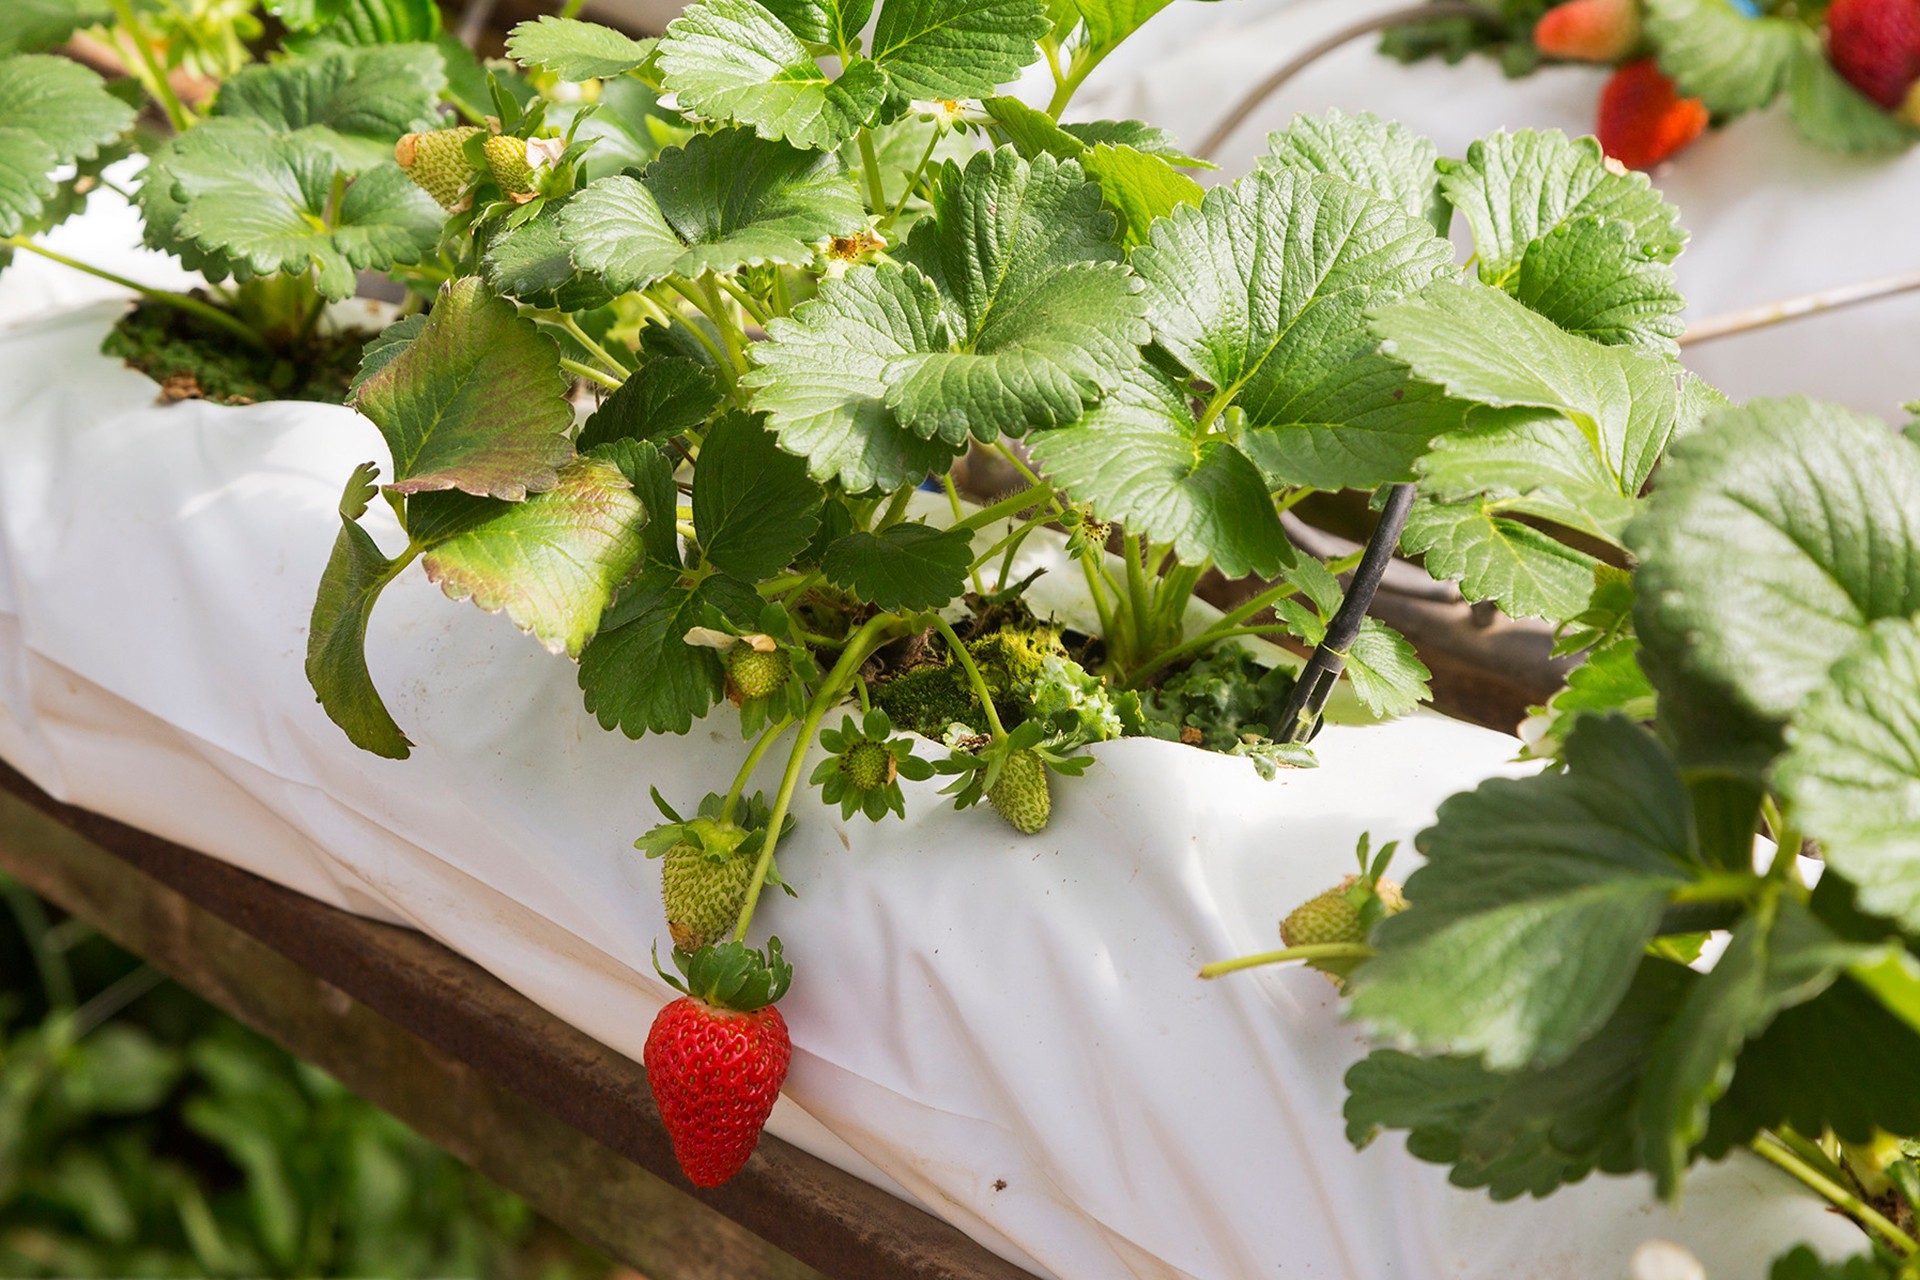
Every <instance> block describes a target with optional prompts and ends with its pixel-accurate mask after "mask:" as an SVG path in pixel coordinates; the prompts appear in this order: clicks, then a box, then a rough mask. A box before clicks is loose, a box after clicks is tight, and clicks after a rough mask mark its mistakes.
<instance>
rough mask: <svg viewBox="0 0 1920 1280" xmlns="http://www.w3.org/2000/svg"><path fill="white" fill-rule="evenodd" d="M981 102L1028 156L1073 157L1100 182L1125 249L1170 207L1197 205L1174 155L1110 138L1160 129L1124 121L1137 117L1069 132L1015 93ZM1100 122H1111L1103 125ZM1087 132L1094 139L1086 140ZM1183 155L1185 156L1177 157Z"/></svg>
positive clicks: (1197, 194) (1195, 191)
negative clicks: (1162, 154)
mask: <svg viewBox="0 0 1920 1280" xmlns="http://www.w3.org/2000/svg"><path fill="white" fill-rule="evenodd" d="M983 105H984V106H985V107H986V109H987V113H988V114H989V115H991V116H992V117H993V118H994V120H995V121H996V122H997V123H998V124H999V125H1000V129H1001V132H1002V133H1004V134H1006V136H1007V140H1008V141H1009V142H1011V143H1012V144H1013V147H1014V149H1015V150H1016V151H1018V152H1019V153H1020V154H1021V155H1023V156H1025V157H1027V158H1028V159H1029V160H1031V159H1034V158H1036V157H1039V156H1042V155H1048V156H1052V157H1053V158H1054V159H1056V160H1074V161H1078V162H1079V165H1080V168H1081V170H1082V171H1083V172H1084V173H1085V174H1086V175H1087V177H1089V178H1091V179H1093V180H1094V182H1096V183H1098V184H1099V186H1100V192H1101V195H1102V196H1104V197H1105V199H1106V204H1107V207H1108V208H1109V209H1111V210H1113V213H1114V216H1115V217H1117V218H1118V219H1119V220H1120V232H1121V238H1122V241H1123V243H1124V244H1126V246H1127V247H1128V248H1132V247H1133V246H1134V245H1137V244H1144V243H1145V242H1146V238H1147V228H1148V227H1150V226H1152V225H1153V223H1154V222H1155V221H1157V220H1158V219H1160V218H1163V217H1165V216H1166V215H1167V214H1168V213H1170V212H1172V210H1173V208H1174V206H1176V205H1181V204H1199V203H1200V199H1201V197H1202V196H1203V195H1205V194H1206V193H1205V192H1204V191H1203V190H1202V189H1201V187H1200V184H1199V183H1197V182H1195V181H1194V180H1193V179H1192V178H1189V177H1187V176H1186V175H1185V174H1183V173H1181V172H1180V171H1179V170H1178V169H1176V168H1175V167H1174V164H1175V163H1176V161H1175V160H1172V159H1169V158H1168V157H1166V156H1160V155H1154V154H1151V153H1149V152H1147V151H1144V150H1140V149H1138V148H1134V147H1131V146H1129V145H1127V144H1126V143H1125V142H1123V141H1113V140H1111V139H1118V138H1124V137H1127V136H1136V137H1138V138H1139V139H1140V140H1141V141H1146V140H1147V137H1148V136H1149V135H1152V134H1157V133H1160V132H1162V131H1161V130H1153V129H1148V127H1147V126H1145V125H1141V126H1140V127H1139V130H1130V129H1129V128H1128V126H1130V125H1136V124H1138V123H1139V122H1138V121H1115V120H1106V121H1098V122H1096V123H1095V124H1094V125H1092V126H1086V125H1082V126H1075V129H1077V130H1081V131H1084V135H1085V136H1083V133H1082V132H1075V131H1070V130H1069V129H1068V128H1066V127H1063V126H1061V125H1058V124H1056V123H1054V120H1053V117H1052V116H1049V115H1047V114H1046V113H1045V112H1044V111H1035V110H1034V109H1033V108H1032V107H1029V106H1028V105H1027V104H1026V103H1024V102H1022V101H1020V100H1019V99H1018V98H1006V97H1001V98H988V99H986V100H985V102H984V103H983ZM1102 126H1113V127H1111V128H1106V127H1102ZM1088 137H1093V138H1094V139H1096V140H1095V141H1092V142H1089V141H1088ZM1181 158H1182V159H1184V158H1185V157H1181Z"/></svg>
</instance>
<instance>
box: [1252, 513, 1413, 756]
mask: <svg viewBox="0 0 1920 1280" xmlns="http://www.w3.org/2000/svg"><path fill="white" fill-rule="evenodd" d="M1413 496H1414V491H1413V486H1412V485H1410V484H1396V485H1394V486H1393V488H1391V489H1389V490H1388V491H1387V503H1386V508H1385V509H1384V510H1382V511H1381V513H1380V523H1379V524H1377V525H1375V526H1374V530H1373V536H1372V537H1371V538H1369V539H1367V549H1366V551H1365V552H1364V553H1362V555H1361V557H1360V566H1359V568H1357V569H1355V570H1354V571H1353V580H1352V582H1350V583H1349V584H1348V586H1347V594H1346V598H1345V599H1343V600H1341V602H1340V608H1339V609H1338V610H1337V611H1336V612H1335V613H1334V615H1333V620H1332V621H1331V622H1329V623H1327V634H1326V636H1325V637H1324V638H1323V639H1322V640H1321V641H1320V643H1319V644H1318V645H1316V646H1315V647H1314V650H1313V656H1311V657H1309V658H1308V659H1307V665H1306V666H1304V667H1302V668H1301V669H1300V676H1299V678H1298V679H1297V680H1295V681H1294V685H1293V692H1291V693H1289V694H1288V695H1287V702H1286V706H1285V707H1283V708H1282V709H1281V712H1280V717H1279V733H1278V734H1276V735H1275V736H1276V737H1277V738H1278V739H1279V741H1281V742H1307V741H1309V740H1311V739H1312V737H1313V735H1314V734H1315V733H1316V732H1318V731H1319V728H1320V713H1321V712H1322V711H1324V710H1325V709H1326V705H1327V699H1328V698H1329V697H1331V696H1332V695H1333V686H1334V684H1335V683H1336V682H1337V681H1338V680H1339V679H1340V672H1341V671H1342V670H1344V669H1345V667H1346V665H1347V652H1348V651H1349V650H1350V649H1352V648H1353V642H1354V640H1355V638H1357V637H1358V636H1359V634H1360V624H1361V623H1363V622H1365V621H1366V619H1367V610H1368V608H1369V607H1371V606H1372V604H1373V597H1374V594H1375V593H1376V592H1378V591H1379V590H1380V580H1381V579H1382V578H1384V577H1386V574H1387V565H1388V564H1390V563H1391V562H1392V561H1393V550H1394V548H1395V547H1397V546H1398V545H1399V544H1400V532H1401V530H1403V529H1405V528H1406V527H1407V513H1408V512H1409V511H1410V510H1412V508H1413Z"/></svg>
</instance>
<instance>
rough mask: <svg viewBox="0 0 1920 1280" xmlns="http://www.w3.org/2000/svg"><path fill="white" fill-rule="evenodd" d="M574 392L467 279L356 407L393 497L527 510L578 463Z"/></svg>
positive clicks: (528, 334)
mask: <svg viewBox="0 0 1920 1280" xmlns="http://www.w3.org/2000/svg"><path fill="white" fill-rule="evenodd" d="M202 127H205V126H202ZM383 354H384V353H383ZM568 385H569V383H568V380H567V379H566V378H565V377H564V376H563V375H562V374H561V371H560V365H559V353H558V352H557V351H556V350H555V349H554V346H553V343H552V342H550V341H548V340H547V339H546V338H545V337H543V336H541V334H540V332H539V331H538V330H537V329H535V328H534V326H533V322H532V321H530V320H523V319H521V318H520V316H519V315H518V314H517V313H516V311H515V309H514V306H513V304H512V303H510V302H507V301H505V300H504V299H501V298H496V297H492V296H490V295H488V294H487V293H486V292H485V290H484V289H483V288H482V287H481V284H480V281H479V280H477V279H474V278H473V277H467V278H465V279H461V280H455V281H453V282H451V283H449V284H448V285H447V286H446V287H445V288H443V289H442V290H441V292H440V297H439V300H438V301H436V302H435V303H434V306H433V310H432V311H431V312H430V313H429V314H428V316H427V320H426V323H425V324H424V325H422V326H421V327H420V330H419V332H418V335H417V336H415V337H414V338H413V340H412V341H411V342H409V343H408V344H407V347H406V349H405V350H403V351H400V352H398V353H397V354H395V355H393V356H392V357H391V358H390V359H386V360H385V362H384V363H383V364H382V365H381V366H380V367H379V369H378V370H377V371H376V372H374V373H372V374H370V375H368V376H367V377H366V378H365V380H364V381H362V382H361V383H360V386H359V389H358V390H357V391H356V392H355V394H354V407H355V408H357V409H359V410H360V412H361V413H364V414H365V415H367V417H369V418H371V419H373V421H374V424H375V425H376V426H378V427H379V428H380V434H381V435H382V436H384V437H385V438H386V441H387V447H388V448H389V449H391V450H392V451H393V466H394V482H393V483H392V484H391V485H389V486H388V488H390V489H392V490H394V491H395V492H398V493H422V492H426V491H428V490H434V489H459V490H461V491H462V492H464V493H470V494H474V495H476V496H481V497H494V498H505V499H507V500H509V501H519V500H520V499H523V498H525V497H526V496H527V494H529V493H532V492H537V491H540V490H544V489H551V488H553V487H554V485H555V484H557V483H558V482H559V475H558V472H557V468H558V467H559V466H560V465H561V464H562V463H564V462H566V461H567V459H568V458H570V457H571V456H572V454H573V445H572V443H571V442H570V441H569V439H568V433H569V432H570V430H571V429H572V426H573V407H572V406H571V405H570V404H569V403H568V402H567V388H568Z"/></svg>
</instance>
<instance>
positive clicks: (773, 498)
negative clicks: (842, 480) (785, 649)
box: [693, 412, 826, 582]
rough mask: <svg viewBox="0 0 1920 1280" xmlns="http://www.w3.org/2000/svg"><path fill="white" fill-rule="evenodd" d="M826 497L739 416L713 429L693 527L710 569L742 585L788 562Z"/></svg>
mask: <svg viewBox="0 0 1920 1280" xmlns="http://www.w3.org/2000/svg"><path fill="white" fill-rule="evenodd" d="M825 500H826V495H825V494H823V493H822V492H821V491H820V486H819V485H817V484H815V483H814V482H813V481H812V480H811V479H810V478H808V476H807V464H806V462H805V461H804V460H803V459H800V458H796V457H794V456H793V455H792V454H790V453H783V452H781V450H780V446H779V444H778V443H776V441H775V440H774V437H773V433H771V432H770V431H768V430H767V429H766V428H765V427H763V426H761V425H760V423H759V422H757V421H755V420H754V419H753V418H752V417H750V416H749V415H747V414H744V413H738V412H735V413H729V414H727V415H726V416H724V417H722V418H721V419H720V420H719V421H718V422H716V423H714V424H713V429H712V430H711V431H709V432H708V433H707V438H706V441H705V443H703V444H702V445H701V446H700V465H699V468H698V469H697V471H696V472H695V475H694V481H693V528H694V532H695V533H697V534H698V535H699V540H700V549H701V551H702V552H704V553H705V555H706V558H707V561H708V563H710V564H712V565H714V566H715V567H716V568H718V569H720V570H721V571H722V572H724V573H730V574H732V575H733V576H735V577H736V578H743V579H745V580H746V581H748V582H756V581H758V580H760V579H761V578H768V577H772V576H773V575H774V574H776V573H778V572H779V571H780V570H782V569H784V568H786V567H787V565H789V564H791V563H792V562H793V559H794V557H795V556H797V555H799V554H800V553H801V552H802V551H804V550H806V547H807V544H808V543H809V542H811V541H812V540H813V531H814V530H815V529H817V528H819V527H820V507H821V504H822V503H823V502H824V501H825Z"/></svg>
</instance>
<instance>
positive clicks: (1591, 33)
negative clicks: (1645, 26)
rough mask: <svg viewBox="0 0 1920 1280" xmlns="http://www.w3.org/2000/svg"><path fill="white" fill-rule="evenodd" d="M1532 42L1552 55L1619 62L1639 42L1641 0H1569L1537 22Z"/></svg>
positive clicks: (1548, 54)
mask: <svg viewBox="0 0 1920 1280" xmlns="http://www.w3.org/2000/svg"><path fill="white" fill-rule="evenodd" d="M1533 43H1534V45H1535V46H1536V47H1538V48H1539V50H1540V52H1542V53H1544V54H1546V55H1547V56H1548V57H1549V58H1567V59H1570V60H1572V61H1575V62H1618V61H1619V60H1620V59H1622V58H1624V57H1626V56H1627V55H1628V54H1630V53H1632V52H1633V50H1634V47H1635V46H1636V45H1638V44H1639V43H1640V4H1639V0H1567V2H1566V3H1565V4H1559V5H1555V6H1554V7H1553V8H1551V9H1549V10H1547V12H1546V13H1545V14H1544V15H1542V17H1541V19H1540V21H1539V22H1538V23H1536V24H1535V25H1534V28H1533Z"/></svg>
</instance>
